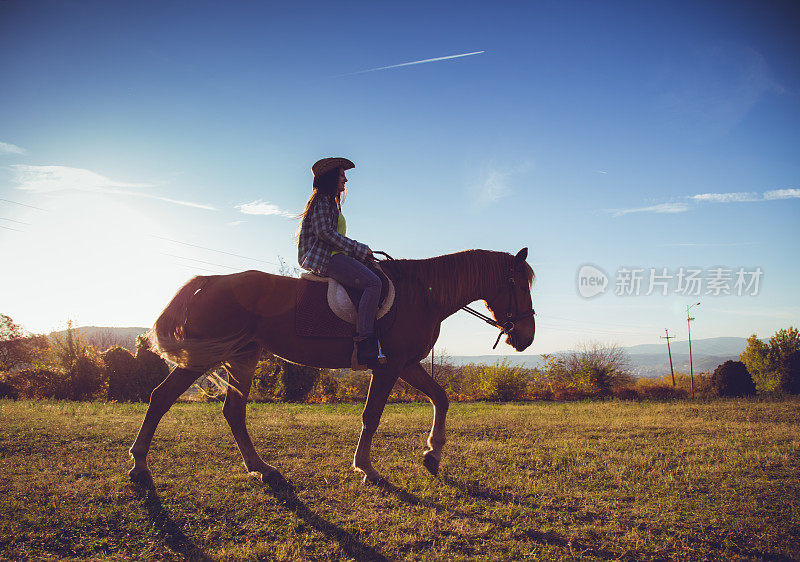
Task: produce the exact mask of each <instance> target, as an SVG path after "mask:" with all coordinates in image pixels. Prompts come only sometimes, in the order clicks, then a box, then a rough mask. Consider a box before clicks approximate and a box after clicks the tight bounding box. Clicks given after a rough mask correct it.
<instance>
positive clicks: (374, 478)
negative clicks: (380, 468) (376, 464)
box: [362, 472, 385, 484]
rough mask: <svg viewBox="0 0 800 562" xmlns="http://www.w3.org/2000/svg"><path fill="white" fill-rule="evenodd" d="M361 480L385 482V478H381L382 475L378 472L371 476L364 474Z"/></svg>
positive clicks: (375, 482)
mask: <svg viewBox="0 0 800 562" xmlns="http://www.w3.org/2000/svg"><path fill="white" fill-rule="evenodd" d="M362 482H364V484H380V483H381V482H385V480H384V479H383V476H381V475H380V473H377V472H376V473H375V474H373V475H371V476H370V475H367V474H364V479H363V480H362Z"/></svg>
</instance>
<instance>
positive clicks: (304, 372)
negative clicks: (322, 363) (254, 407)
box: [250, 352, 321, 402]
mask: <svg viewBox="0 0 800 562" xmlns="http://www.w3.org/2000/svg"><path fill="white" fill-rule="evenodd" d="M320 374H321V369H317V368H315V367H307V366H305V365H298V364H296V363H290V362H288V361H284V360H283V359H281V358H280V357H276V356H274V355H272V354H271V353H268V352H265V353H264V354H263V355H262V357H261V359H260V360H259V362H258V364H257V365H256V369H255V373H254V374H253V386H252V388H251V391H250V393H251V397H252V400H253V401H256V402H259V401H272V400H283V401H285V402H303V401H304V400H305V399H306V397H307V396H308V395H309V394H310V393H311V391H312V390H313V389H314V387H315V385H316V383H317V379H318V378H319V377H320Z"/></svg>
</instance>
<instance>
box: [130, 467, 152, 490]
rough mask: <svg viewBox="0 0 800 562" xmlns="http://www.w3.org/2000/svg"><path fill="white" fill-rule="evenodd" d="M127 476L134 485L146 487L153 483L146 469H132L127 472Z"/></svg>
mask: <svg viewBox="0 0 800 562" xmlns="http://www.w3.org/2000/svg"><path fill="white" fill-rule="evenodd" d="M128 476H129V477H130V479H131V482H133V483H134V484H141V485H143V486H146V485H148V484H151V483H152V482H153V476H152V475H151V474H150V471H149V470H147V469H146V468H140V469H138V470H137V469H136V468H132V469H130V470H129V471H128Z"/></svg>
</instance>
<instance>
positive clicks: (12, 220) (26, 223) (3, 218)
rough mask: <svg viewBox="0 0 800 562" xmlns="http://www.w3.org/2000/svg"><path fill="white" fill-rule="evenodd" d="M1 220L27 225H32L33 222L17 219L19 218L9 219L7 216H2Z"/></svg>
mask: <svg viewBox="0 0 800 562" xmlns="http://www.w3.org/2000/svg"><path fill="white" fill-rule="evenodd" d="M0 221H8V222H15V223H17V224H24V225H26V226H30V225H31V223H29V222H22V221H17V220H14V219H7V218H5V217H0Z"/></svg>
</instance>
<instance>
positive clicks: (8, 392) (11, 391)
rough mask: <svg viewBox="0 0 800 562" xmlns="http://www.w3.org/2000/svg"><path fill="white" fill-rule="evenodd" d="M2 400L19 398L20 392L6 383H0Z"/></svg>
mask: <svg viewBox="0 0 800 562" xmlns="http://www.w3.org/2000/svg"><path fill="white" fill-rule="evenodd" d="M0 398H11V399H12V400H16V399H17V398H19V391H18V390H17V389H16V388H14V387H13V386H12V385H11V384H9V383H7V382H6V381H0Z"/></svg>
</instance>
